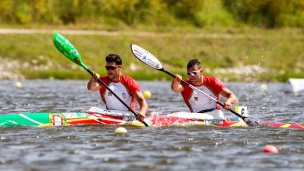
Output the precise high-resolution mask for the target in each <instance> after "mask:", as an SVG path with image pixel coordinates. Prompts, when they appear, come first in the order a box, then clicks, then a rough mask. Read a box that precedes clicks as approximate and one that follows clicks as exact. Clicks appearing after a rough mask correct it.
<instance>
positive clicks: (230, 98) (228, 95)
mask: <svg viewBox="0 0 304 171" xmlns="http://www.w3.org/2000/svg"><path fill="white" fill-rule="evenodd" d="M220 94H221V95H222V96H224V97H226V98H227V99H226V101H225V103H224V108H225V109H227V110H230V109H231V108H232V104H234V103H236V102H237V101H238V100H237V98H236V96H235V95H234V94H233V93H232V91H230V90H229V89H228V88H224V89H223V90H222V91H221V93H220Z"/></svg>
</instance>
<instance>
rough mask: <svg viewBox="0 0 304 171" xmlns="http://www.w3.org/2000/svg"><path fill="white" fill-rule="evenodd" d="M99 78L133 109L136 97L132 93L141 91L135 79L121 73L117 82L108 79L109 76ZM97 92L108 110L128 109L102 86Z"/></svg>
mask: <svg viewBox="0 0 304 171" xmlns="http://www.w3.org/2000/svg"><path fill="white" fill-rule="evenodd" d="M100 79H101V81H103V82H104V83H105V84H106V85H107V86H108V87H109V88H110V89H111V90H112V91H113V92H114V93H115V94H116V95H117V96H118V97H119V98H120V99H121V100H122V101H123V102H125V103H126V104H127V105H128V106H129V107H130V108H131V109H132V110H135V106H136V99H135V97H134V96H133V94H135V93H136V92H140V91H141V90H140V87H139V85H138V83H137V82H136V81H135V80H133V79H132V78H130V77H128V76H126V75H121V77H120V80H119V82H112V81H111V80H110V79H109V76H104V77H101V78H100ZM99 92H100V96H101V99H102V101H103V102H104V103H105V105H106V107H107V109H108V110H121V111H128V110H129V109H128V108H127V107H126V106H125V105H124V104H122V103H121V102H120V101H119V100H118V99H117V98H116V97H115V96H114V95H113V94H112V93H111V92H110V91H109V90H108V89H106V88H105V87H104V86H102V88H101V89H100V90H99Z"/></svg>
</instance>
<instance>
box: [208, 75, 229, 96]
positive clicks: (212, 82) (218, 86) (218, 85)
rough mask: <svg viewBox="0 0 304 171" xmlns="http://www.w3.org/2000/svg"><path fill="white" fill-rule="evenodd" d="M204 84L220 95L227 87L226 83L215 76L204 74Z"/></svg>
mask: <svg viewBox="0 0 304 171" xmlns="http://www.w3.org/2000/svg"><path fill="white" fill-rule="evenodd" d="M203 84H204V85H205V86H207V87H208V88H209V89H211V90H212V91H213V93H214V94H215V95H216V96H219V95H220V93H221V91H222V90H223V89H224V88H226V86H225V84H224V83H223V82H222V81H221V80H220V79H218V78H215V77H208V76H204V83H203Z"/></svg>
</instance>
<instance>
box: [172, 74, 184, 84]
mask: <svg viewBox="0 0 304 171" xmlns="http://www.w3.org/2000/svg"><path fill="white" fill-rule="evenodd" d="M182 80H183V77H182V76H181V75H178V74H175V77H174V81H176V82H178V83H180V82H181V81H182Z"/></svg>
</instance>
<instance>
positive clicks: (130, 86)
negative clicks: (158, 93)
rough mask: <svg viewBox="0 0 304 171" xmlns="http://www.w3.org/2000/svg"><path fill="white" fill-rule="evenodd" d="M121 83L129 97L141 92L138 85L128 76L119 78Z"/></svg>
mask: <svg viewBox="0 0 304 171" xmlns="http://www.w3.org/2000/svg"><path fill="white" fill-rule="evenodd" d="M121 83H122V84H123V85H125V86H126V88H127V90H128V91H129V93H130V95H133V94H135V93H136V92H141V90H140V87H139V85H138V83H137V82H136V81H135V80H133V79H132V78H131V77H129V76H126V75H123V76H122V77H121Z"/></svg>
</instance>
